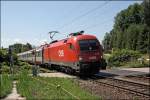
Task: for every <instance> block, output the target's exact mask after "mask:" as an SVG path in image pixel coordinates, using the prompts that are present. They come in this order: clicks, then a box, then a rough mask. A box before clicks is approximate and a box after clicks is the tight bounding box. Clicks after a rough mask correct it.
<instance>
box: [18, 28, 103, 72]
mask: <svg viewBox="0 0 150 100" xmlns="http://www.w3.org/2000/svg"><path fill="white" fill-rule="evenodd" d="M18 57H19V59H20V60H22V61H26V62H29V63H36V64H38V65H41V66H48V67H49V68H54V69H60V70H65V71H66V72H70V73H75V72H78V73H80V74H84V75H91V74H96V73H98V72H99V70H100V69H102V68H103V69H105V68H106V63H105V62H103V61H104V60H103V48H102V46H101V44H100V42H99V41H98V39H97V38H96V37H95V36H93V35H88V34H83V31H82V32H77V33H71V34H69V37H67V38H66V39H62V40H59V41H57V40H55V41H52V42H51V43H49V44H45V45H42V46H40V47H38V48H35V49H32V50H30V51H26V52H23V53H19V54H18Z"/></svg>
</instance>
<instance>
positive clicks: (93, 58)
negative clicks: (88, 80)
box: [77, 35, 103, 75]
mask: <svg viewBox="0 0 150 100" xmlns="http://www.w3.org/2000/svg"><path fill="white" fill-rule="evenodd" d="M77 44H78V61H79V67H80V68H79V72H80V74H84V75H91V74H96V73H98V72H99V70H100V68H101V67H102V62H101V61H102V59H103V50H102V46H101V45H100V42H99V41H98V39H97V38H96V37H95V36H93V35H80V36H78V37H77Z"/></svg>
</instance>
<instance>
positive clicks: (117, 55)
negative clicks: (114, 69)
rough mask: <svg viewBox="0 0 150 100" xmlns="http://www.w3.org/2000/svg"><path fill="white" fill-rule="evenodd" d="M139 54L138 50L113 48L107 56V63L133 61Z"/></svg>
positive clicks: (122, 63) (121, 63)
mask: <svg viewBox="0 0 150 100" xmlns="http://www.w3.org/2000/svg"><path fill="white" fill-rule="evenodd" d="M139 57H141V54H140V53H139V52H138V51H133V50H126V49H122V50H119V49H118V50H115V51H114V52H113V53H112V55H111V56H110V57H109V58H108V65H109V66H122V65H124V64H126V63H127V62H134V61H136V60H137V59H138V58H139Z"/></svg>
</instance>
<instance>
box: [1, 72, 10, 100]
mask: <svg viewBox="0 0 150 100" xmlns="http://www.w3.org/2000/svg"><path fill="white" fill-rule="evenodd" d="M0 78H1V80H0V98H3V97H5V96H6V95H8V94H9V93H11V91H12V79H11V77H10V76H9V75H8V74H1V75H0Z"/></svg>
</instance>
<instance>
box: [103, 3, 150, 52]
mask: <svg viewBox="0 0 150 100" xmlns="http://www.w3.org/2000/svg"><path fill="white" fill-rule="evenodd" d="M149 3H150V2H148V0H145V1H143V2H142V3H141V4H139V3H135V4H133V5H130V6H129V7H128V8H127V9H124V10H122V11H120V12H119V13H118V14H117V15H116V17H115V21H114V25H113V29H112V30H111V31H110V32H107V33H106V34H105V36H104V39H103V41H102V43H103V47H104V50H105V52H107V53H108V52H109V53H110V52H111V51H114V50H116V49H119V50H121V49H127V50H134V51H139V52H140V53H144V54H145V53H148V52H149V49H150V47H149V41H150V39H149V34H150V4H149Z"/></svg>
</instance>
